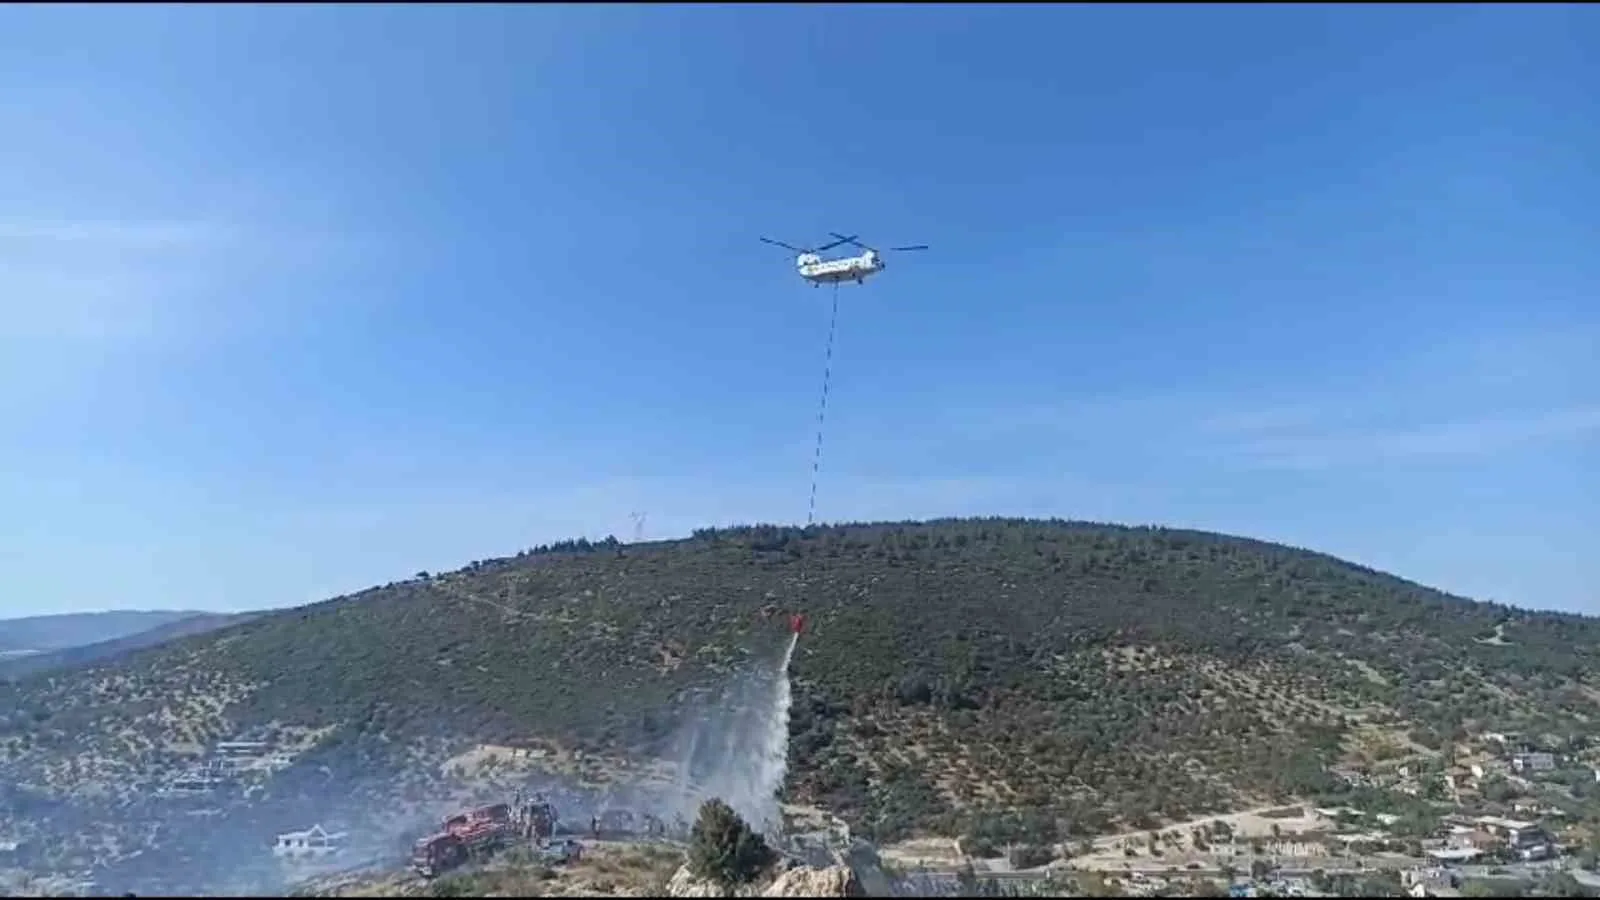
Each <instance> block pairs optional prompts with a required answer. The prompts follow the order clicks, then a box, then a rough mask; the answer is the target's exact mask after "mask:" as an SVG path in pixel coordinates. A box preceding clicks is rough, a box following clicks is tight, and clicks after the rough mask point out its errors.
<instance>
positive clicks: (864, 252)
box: [761, 231, 928, 287]
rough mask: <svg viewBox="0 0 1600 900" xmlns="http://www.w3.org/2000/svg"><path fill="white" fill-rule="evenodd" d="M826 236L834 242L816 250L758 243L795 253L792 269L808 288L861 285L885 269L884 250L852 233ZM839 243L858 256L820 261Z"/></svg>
mask: <svg viewBox="0 0 1600 900" xmlns="http://www.w3.org/2000/svg"><path fill="white" fill-rule="evenodd" d="M828 233H829V234H830V235H832V236H833V237H834V238H836V240H835V241H833V243H831V244H824V245H823V246H821V247H816V248H811V247H796V246H793V245H792V244H785V243H784V242H783V241H775V240H773V239H772V238H767V237H764V238H762V239H761V240H762V241H764V242H765V243H768V244H772V245H773V246H776V247H782V248H784V249H785V250H793V251H794V252H795V253H796V254H797V255H796V256H795V260H794V265H795V268H796V269H797V270H798V271H799V272H800V277H801V278H804V279H805V280H807V281H809V282H811V286H812V287H821V286H823V285H824V284H835V285H836V284H840V283H841V282H845V281H854V282H855V283H856V284H864V283H865V282H866V280H867V278H868V277H870V276H872V275H876V274H878V273H879V272H882V271H883V270H884V269H885V268H886V264H885V263H884V261H883V252H884V251H880V250H877V249H875V248H873V247H868V246H867V245H866V244H863V243H861V242H860V241H858V240H856V238H857V237H860V235H854V234H853V235H850V236H848V237H846V236H845V235H842V234H840V233H838V232H837V231H830V232H828ZM843 244H851V245H853V246H855V247H859V248H861V254H860V255H859V256H847V257H842V258H840V259H823V258H822V256H821V254H823V253H826V252H827V251H829V250H832V249H833V248H835V247H838V246H841V245H843ZM926 249H928V245H927V244H913V245H912V246H909V247H890V248H889V249H888V252H890V253H903V252H905V251H908V250H926Z"/></svg>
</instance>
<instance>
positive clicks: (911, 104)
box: [0, 5, 1600, 615]
mask: <svg viewBox="0 0 1600 900" xmlns="http://www.w3.org/2000/svg"><path fill="white" fill-rule="evenodd" d="M0 22H3V26H0V95H3V96H5V97H6V98H7V100H6V103H4V104H0V134H4V135H5V140H3V141H0V304H3V311H4V313H5V316H4V317H3V319H0V591H3V592H4V596H5V600H4V604H5V612H6V613H7V614H13V615H27V614H36V613H47V612H69V611H80V610H90V609H100V608H107V607H198V608H215V609H244V608H254V607H261V606H268V605H285V604H293V603H302V602H309V601H312V600H318V599H323V598H325V597H327V596H330V595H333V594H336V593H342V592H345V591H349V590H354V589H358V588H361V587H364V586H367V585H370V584H373V583H381V582H385V581H389V580H392V579H397V578H402V577H405V576H408V575H410V574H411V573H412V572H415V571H417V570H418V569H430V570H442V569H448V568H453V567H455V566H458V565H461V564H463V563H465V562H468V561H470V560H472V559H476V558H483V557H490V556H498V555H504V554H508V553H512V552H515V551H516V550H518V549H519V548H522V547H525V546H529V545H532V544H536V543H540V542H543V541H548V540H551V539H556V538H561V537H567V536H575V535H579V534H584V535H589V536H591V537H599V536H602V535H605V534H607V533H616V534H618V535H619V536H622V537H624V538H626V537H628V536H629V535H630V534H631V530H632V526H631V523H630V520H629V513H630V512H633V511H641V510H642V511H646V512H647V513H648V519H647V522H646V526H645V527H646V532H647V533H648V534H649V535H650V536H652V537H663V536H672V535H677V534H682V533H686V532H687V531H688V530H689V529H691V528H693V527H696V526H699V525H704V524H726V523H730V522H739V521H746V522H747V521H757V520H761V521H798V520H803V519H804V516H805V504H806V494H807V489H808V484H809V463H810V453H811V444H812V439H813V434H812V428H813V424H814V416H815V403H816V394H817V389H818V381H819V378H820V363H821V355H822V349H823V348H822V343H823V339H824V337H825V333H826V328H827V313H828V309H827V298H828V295H827V292H826V290H812V289H810V288H808V287H806V286H805V285H803V284H802V283H801V282H800V281H799V279H798V278H797V277H796V276H795V275H794V273H793V271H792V268H791V265H792V261H791V260H790V259H789V258H788V257H787V256H786V255H785V254H784V253H783V252H781V251H775V250H774V249H773V248H770V247H767V246H765V245H762V244H760V243H758V242H757V241H756V237H757V235H760V234H768V235H771V236H774V237H777V238H780V239H784V240H789V241H791V242H807V241H815V240H820V239H822V238H823V237H824V235H825V233H826V232H827V231H829V230H835V229H838V230H844V229H848V230H849V231H851V232H859V233H860V234H861V235H863V236H864V239H867V240H870V241H876V242H880V243H882V244H884V245H893V244H901V243H921V242H925V243H928V244H930V245H932V247H933V249H932V250H931V251H930V252H927V253H923V254H917V255H915V256H912V255H907V256H902V257H900V258H898V259H892V260H891V268H890V269H889V271H888V272H886V273H885V274H884V275H883V276H882V277H881V278H880V279H879V280H877V281H875V282H871V283H869V284H868V285H867V286H865V287H861V288H856V287H854V286H850V287H847V288H845V289H844V290H843V291H842V292H841V301H842V305H843V310H842V316H841V323H840V335H839V343H838V349H837V353H836V356H835V361H836V365H835V369H834V390H833V401H832V406H831V409H830V412H829V426H828V428H829V431H828V435H827V443H826V448H825V456H824V460H823V481H822V485H821V490H820V495H819V500H818V504H819V516H820V517H821V518H823V519H825V520H838V519H861V518H902V517H918V518H920V517H926V516H936V515H947V514H1024V515H1039V516H1049V515H1059V516H1064V517H1072V518H1090V519H1103V520H1113V521H1122V522H1132V523H1145V522H1156V523H1164V524H1174V525H1183V526H1191V527H1198V528H1206V529H1214V530H1219V531H1226V532H1232V533H1240V534H1247V535H1252V536H1259V537H1264V538H1268V539H1273V540H1281V541H1285V542H1289V543H1295V544H1299V545H1303V546H1310V547H1313V548H1316V549H1320V550H1325V551H1327V552H1331V553H1334V554H1336V555H1340V556H1344V557H1347V558H1351V559H1355V560H1358V561H1360V562H1363V563H1366V564H1369V565H1373V566H1377V567H1379V568H1383V569H1387V570H1390V571H1394V572H1396V573H1397V574H1401V575H1404V576H1406V577H1410V578H1414V579H1417V580H1420V581H1423V582H1425V583H1429V584H1433V585H1437V586H1441V587H1444V588H1447V589H1450V590H1454V591H1457V592H1462V593H1466V594H1469V595H1472V596H1478V597H1484V598H1494V599H1500V600H1504V601H1509V602H1514V603H1518V604H1524V605H1534V606H1540V607H1554V608H1563V609H1573V610H1584V611H1589V612H1595V613H1600V594H1597V593H1596V590H1595V588H1594V585H1595V583H1596V578H1597V577H1600V555H1597V554H1595V553H1594V548H1595V547H1596V546H1597V545H1600V503H1597V502H1596V501H1597V500H1600V496H1597V494H1600V491H1597V490H1596V488H1597V479H1596V477H1595V473H1596V472H1597V471H1600V453H1597V448H1600V442H1597V437H1600V354H1596V352H1595V348H1596V347H1597V346H1600V303H1597V302H1596V287H1597V285H1600V254H1596V253H1595V252H1594V251H1593V249H1592V248H1593V247H1595V246H1596V245H1597V240H1600V228H1597V223H1600V217H1597V215H1596V213H1595V210H1596V209H1600V171H1597V167H1600V164H1597V163H1596V159H1597V157H1596V155H1595V150H1594V148H1596V147H1600V116H1597V115H1595V107H1594V103H1593V98H1594V93H1593V88H1594V86H1595V85H1597V84H1600V15H1597V13H1596V11H1595V10H1592V9H1588V8H1584V7H1580V6H1571V7H1554V6H1550V7H1516V6H1499V7H1491V6H1466V5H1461V6H1444V5H1441V6H1437V7H1415V8H1406V7H1400V6H1381V5H1379V6H1370V7H1346V8H1331V7H1327V8H1324V7H1309V6H1307V7H1283V8H1268V7H1238V8H1233V9H1207V8H1203V7H1152V8H1138V7H1113V6H1105V7H1098V8H1097V7H1082V8H1072V7H1067V6H1053V7H1052V6H1039V7H1014V8H1007V7H1002V6H984V7H961V6H922V7H916V6H909V5H907V6H893V7H859V8H837V9H830V8H825V7H820V6H803V7H802V6H796V7H780V6H770V7H710V6H707V7H688V6H684V7H668V6H661V7H636V8H635V7H624V6H594V7H586V8H585V7H573V8H561V7H553V6H526V7H516V6H494V7H479V8H464V7H463V8H429V7H421V6H416V7H400V6H395V7H387V8H385V7H380V6H371V7H355V6H352V7H344V8H336V7H289V6H285V7H281V8H275V7H258V8H248V7H222V6H217V7H204V6H192V7H184V6H171V7H165V8H136V7H132V6H122V7H115V6H108V7H101V8H93V7H84V8H68V7H55V8H52V7H34V8H24V7H17V8H8V9H6V10H5V11H4V12H3V13H0Z"/></svg>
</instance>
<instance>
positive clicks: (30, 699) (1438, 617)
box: [0, 519, 1600, 837]
mask: <svg viewBox="0 0 1600 900" xmlns="http://www.w3.org/2000/svg"><path fill="white" fill-rule="evenodd" d="M802 575H803V576H804V589H802ZM789 611H801V612H804V613H806V614H807V616H808V619H809V628H808V633H807V634H806V635H805V637H804V638H803V639H802V641H801V644H800V650H799V652H798V653H797V655H796V658H795V660H794V665H793V669H792V672H793V675H794V678H795V680H796V686H797V687H796V690H797V699H796V704H795V710H794V715H793V722H792V742H791V760H792V766H791V784H790V792H791V794H792V795H793V796H794V797H795V798H796V799H810V800H813V801H816V802H819V803H821V804H823V805H824V806H827V807H830V808H832V809H835V810H838V811H840V812H842V813H843V814H845V815H847V816H848V817H850V818H851V819H852V820H853V821H854V822H856V823H857V824H858V825H859V826H860V827H862V828H864V829H868V830H871V831H873V832H874V833H877V834H879V835H880V836H882V837H893V836H898V835H901V834H904V833H906V832H907V831H908V830H909V829H912V828H917V829H927V830H935V831H944V832H946V833H950V832H952V831H955V830H957V829H961V828H966V827H969V826H970V824H971V822H972V821H974V820H975V817H979V816H991V817H992V815H993V814H995V813H996V812H997V811H1003V810H1011V811H1014V812H1025V811H1030V810H1031V811H1034V812H1048V813H1052V814H1053V815H1050V816H1045V817H1043V818H1044V819H1048V820H1050V821H1053V822H1065V823H1069V824H1067V825H1065V826H1063V827H1068V828H1072V829H1078V830H1082V831H1086V832H1087V831H1093V830H1096V829H1098V828H1101V827H1105V826H1106V825H1108V824H1110V823H1111V822H1112V820H1119V821H1124V822H1127V821H1134V820H1140V819H1146V818H1150V817H1157V816H1167V817H1177V816H1183V815H1186V814H1193V813H1198V812H1201V811H1212V810H1217V809H1221V808H1223V807H1225V806H1228V805H1232V804H1238V803H1245V802H1254V801H1257V800H1272V799H1275V798H1278V797H1285V796H1290V795H1296V796H1303V795H1306V794H1310V793H1314V792H1320V791H1327V790H1332V789H1334V788H1335V786H1336V782H1335V780H1334V779H1333V778H1332V776H1331V775H1330V774H1329V771H1330V769H1333V768H1336V767H1337V766H1339V765H1340V764H1348V763H1352V762H1356V761H1361V760H1363V759H1365V760H1368V761H1372V760H1377V759H1381V758H1392V757H1394V756H1396V755H1401V756H1404V755H1406V754H1414V755H1420V757H1427V756H1428V755H1429V754H1434V755H1437V754H1435V751H1436V750H1437V749H1438V748H1440V747H1442V746H1443V745H1444V742H1445V741H1447V740H1449V739H1450V738H1451V737H1452V736H1459V735H1462V734H1464V733H1466V732H1467V731H1470V730H1473V729H1482V728H1488V727H1493V728H1496V729H1499V730H1510V729H1520V730H1522V731H1523V732H1525V733H1529V734H1546V733H1548V734H1549V736H1550V739H1552V740H1556V739H1561V738H1562V737H1563V736H1565V735H1568V734H1574V733H1577V732H1579V731H1581V730H1582V729H1583V727H1584V726H1583V720H1582V718H1581V717H1582V716H1585V715H1595V714H1600V706H1597V704H1596V702H1595V699H1594V698H1595V697H1597V696H1600V692H1597V691H1596V688H1597V687H1600V685H1596V684H1594V683H1593V681H1592V679H1594V678H1595V675H1594V674H1593V673H1595V672H1596V671H1600V660H1597V658H1596V647H1597V644H1600V621H1597V620H1595V619H1590V618H1584V617H1579V616H1574V615H1564V614H1554V613H1534V612H1525V611H1520V610H1516V609H1511V608H1507V607H1504V606H1497V605H1492V604H1486V603H1474V602H1469V601H1466V600H1463V599H1460V598H1456V597H1451V596H1448V595H1445V594H1442V593H1440V592H1438V591H1434V590H1430V589H1428V588H1425V587H1421V586H1419V585H1416V584H1413V583H1410V582H1407V581H1404V580H1401V579H1399V578H1396V577H1393V576H1390V575H1385V574H1382V573H1379V572H1374V571H1371V570H1368V569H1364V568H1361V567H1358V566H1354V565H1350V564H1348V563H1344V562H1341V561H1339V560H1336V559H1333V558H1330V557H1327V556H1323V555H1319V554H1316V553H1312V552H1308V551H1304V550H1298V549H1292V548H1288V547H1283V546H1277V545H1273V544H1267V543H1262V542H1258V541H1252V540H1244V539H1240V538H1234V537H1225V536H1221V535H1214V534H1205V533H1197V532H1190V531H1176V530H1167V529H1160V528H1127V527H1120V526H1113V525H1100V524H1090V523H1075V522H1058V521H1052V522H1039V521H1016V520H1002V519H980V520H959V521H936V522H929V523H921V524H919V523H896V524H868V525H850V526H840V527H827V528H821V527H818V528H812V529H808V530H805V531H802V530H800V529H785V528H778V527H751V528H736V529H725V530H704V531H700V532H697V533H696V534H695V535H694V536H693V537H692V538H690V539H686V540H682V541H674V542H662V543H654V544H647V545H629V546H624V545H620V544H617V543H615V542H614V541H607V542H604V543H600V544H590V543H588V542H570V543H567V544H563V545H559V546H556V547H547V548H540V549H539V550H537V551H530V552H528V553H524V554H520V555H519V556H517V557H514V558H509V559H500V560H493V561H486V562H481V563H474V564H473V565H471V566H468V567H466V568H465V569H462V570H461V571H458V572H453V573H450V574H447V575H434V576H424V577H418V578H416V579H414V580H411V581H407V582H403V583H398V584H390V585H386V586H384V587H381V588H374V589H372V590H368V591H365V592H362V593H360V594H357V595H353V596H350V597H344V598H339V599H336V600H331V601H328V602H325V603H320V604H316V605H313V606H308V607H303V608H299V609H294V610H288V611H283V612H275V613H269V614H264V615H262V616H261V617H260V618H257V619H255V620H253V621H250V622H248V623H245V624H242V625H237V626H233V627H229V628H226V629H223V630H220V631H217V632H213V633H209V634H205V635H200V636H196V637H191V638H185V639H183V640H180V641H177V642H174V643H172V644H168V645H164V646H162V647H159V648H154V649H151V650H146V651H141V652H139V653H136V654H134V655H133V656H131V657H130V658H128V659H127V660H124V661H120V662H118V663H117V664H115V665H114V666H105V667H101V668H97V669H96V668H91V669H84V670H78V671H74V672H71V673H66V674H56V675H52V676H49V677H43V676H40V677H34V678H31V679H28V680H26V681H24V682H22V683H21V684H19V685H17V686H14V687H12V688H9V689H7V690H9V691H10V694H9V697H10V699H11V700H12V701H13V702H15V703H16V704H17V705H18V710H19V712H18V713H17V714H16V715H13V716H12V717H10V719H9V720H8V723H7V726H6V727H7V728H8V729H9V732H10V734H11V735H12V736H16V735H17V733H18V732H21V731H27V732H29V733H30V736H29V738H28V742H27V744H26V749H18V750H15V751H14V752H13V753H12V755H11V757H10V762H9V764H8V765H9V766H11V767H12V771H14V772H17V773H19V774H18V775H17V777H19V778H23V777H26V778H28V779H29V780H30V782H32V781H34V780H36V779H33V778H32V776H31V775H29V774H28V773H29V772H30V771H34V770H37V769H38V767H39V766H41V765H43V764H44V761H45V760H46V759H48V758H49V756H50V755H51V754H52V753H59V752H61V751H63V750H65V749H67V748H72V749H73V750H74V751H75V752H80V753H81V752H83V751H85V750H92V751H93V752H94V754H98V755H100V756H102V757H103V756H106V755H113V756H114V755H116V754H119V753H120V754H133V753H137V752H140V750H139V748H137V747H129V746H124V745H126V744H127V741H128V740H129V739H128V738H127V736H126V734H125V733H123V732H124V731H125V730H126V729H124V726H127V725H129V724H130V723H135V722H143V723H145V724H143V725H140V726H139V729H140V730H141V733H144V732H148V731H149V728H150V726H149V725H148V723H149V722H152V721H156V719H154V718H153V717H152V715H153V714H154V713H155V712H157V711H158V710H160V709H162V708H166V709H167V710H169V711H175V713H174V714H175V716H176V715H177V714H176V711H182V714H181V716H177V719H181V725H173V726H169V727H170V728H180V727H181V728H182V729H184V730H185V733H186V734H189V735H190V736H191V737H205V736H208V735H209V736H219V735H223V734H227V733H236V732H237V731H238V730H239V729H241V728H245V727H248V726H251V725H263V724H265V723H275V724H276V725H279V726H281V725H285V724H292V725H303V726H308V727H325V726H336V727H335V728H334V729H333V731H332V732H331V734H332V737H330V738H329V739H328V741H329V744H328V747H329V748H330V749H328V754H329V755H328V756H327V757H326V758H324V759H323V760H322V761H321V762H319V764H326V763H327V762H328V760H330V759H332V758H333V754H334V750H333V749H331V748H335V747H336V748H338V752H341V753H346V754H353V756H352V757H351V758H357V757H359V758H360V759H361V760H362V761H363V762H362V764H363V765H367V766H371V765H374V764H375V763H374V762H373V760H374V759H377V758H378V757H379V756H381V753H380V749H379V748H381V747H394V746H400V745H403V744H405V743H406V741H407V740H409V739H411V738H419V737H422V736H424V735H432V736H443V737H449V738H452V739H461V740H495V741H499V740H507V739H516V738H523V737H529V736H543V737H546V738H553V739H557V740H559V741H561V742H563V743H565V744H568V745H570V746H583V747H587V748H590V749H594V750H599V749H602V748H607V749H612V750H618V749H632V750H635V751H643V750H646V749H648V748H649V747H650V746H651V745H652V742H653V741H659V740H660V739H661V738H662V737H663V736H664V735H665V734H666V733H667V732H668V731H669V730H670V728H671V726H672V724H673V722H674V710H675V709H676V704H677V703H678V702H679V700H680V699H681V698H682V697H683V696H684V694H685V691H686V690H687V689H689V688H691V687H693V686H695V685H697V684H702V683H705V682H706V681H707V680H708V678H709V677H710V676H712V675H713V674H715V673H717V672H726V671H729V670H731V669H733V668H735V667H737V666H738V665H740V664H741V663H742V662H743V661H745V660H746V659H747V658H748V657H749V656H750V655H751V654H761V653H763V652H766V650H767V649H769V648H771V647H775V646H777V644H778V643H780V642H781V641H782V639H783V634H784V627H783V623H784V616H783V615H782V613H787V612H789ZM1583 679H1591V683H1590V684H1587V685H1586V684H1584V683H1582V680H1583ZM201 701H204V702H201ZM7 705H9V704H7ZM0 708H5V707H4V706H0ZM140 717H144V718H142V719H141V718H140ZM112 735H119V737H117V738H116V739H115V740H113V738H112V737H111V736H112ZM159 739H161V736H160V735H153V734H152V735H150V736H149V741H150V742H151V743H150V744H149V746H150V747H154V746H157V745H158V741H159ZM14 746H16V747H21V746H22V745H21V744H15V745H14ZM30 766H31V767H33V769H30V768H29V767H30ZM80 768H81V769H82V772H81V773H80V774H77V775H74V776H73V777H72V778H67V777H65V776H59V775H57V776H54V777H53V781H52V784H53V788H52V790H57V791H64V792H72V791H74V790H77V789H78V786H79V785H81V783H83V782H84V781H85V780H86V779H89V778H91V777H93V775H92V773H90V769H89V767H80ZM75 771H78V770H75ZM74 778H75V779H76V780H73V779H74Z"/></svg>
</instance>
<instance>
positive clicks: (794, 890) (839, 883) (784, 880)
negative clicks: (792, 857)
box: [761, 866, 867, 897]
mask: <svg viewBox="0 0 1600 900" xmlns="http://www.w3.org/2000/svg"><path fill="white" fill-rule="evenodd" d="M866 895H867V893H866V891H863V890H862V889H861V882H859V881H857V880H856V874H855V873H854V872H852V871H850V870H849V869H847V868H845V867H844V866H829V867H827V868H826V869H813V868H811V867H810V866H800V867H798V868H794V869H790V870H788V871H787V872H784V873H783V874H781V875H779V876H778V878H777V880H775V881H773V882H772V884H770V885H768V886H767V889H766V890H764V891H762V892H761V896H763V897H865V896H866Z"/></svg>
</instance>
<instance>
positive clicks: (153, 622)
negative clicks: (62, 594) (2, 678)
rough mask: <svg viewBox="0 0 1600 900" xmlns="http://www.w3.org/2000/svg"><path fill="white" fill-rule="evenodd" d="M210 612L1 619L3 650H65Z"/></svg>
mask: <svg viewBox="0 0 1600 900" xmlns="http://www.w3.org/2000/svg"><path fill="white" fill-rule="evenodd" d="M199 615H207V614H206V613H203V612H201V611H200V610H193V609H190V610H174V609H151V610H135V609H127V610H120V609H119V610H108V611H106V612H93V613H63V614H61V615H53V616H28V617H26V618H20V619H0V651H13V650H33V651H36V652H43V651H47V650H65V649H67V648H68V647H83V646H86V645H89V644H98V643H101V642H102V641H112V640H116V639H117V638H123V637H128V636H129V635H133V634H138V633H139V632H141V631H148V630H150V629H152V628H158V627H160V626H162V625H167V624H170V623H172V622H176V621H178V620H180V619H187V618H191V617H193V616H199Z"/></svg>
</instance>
